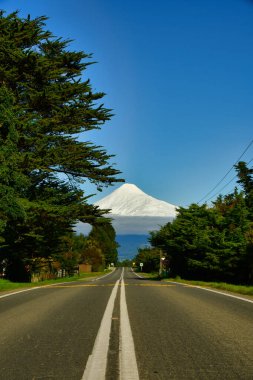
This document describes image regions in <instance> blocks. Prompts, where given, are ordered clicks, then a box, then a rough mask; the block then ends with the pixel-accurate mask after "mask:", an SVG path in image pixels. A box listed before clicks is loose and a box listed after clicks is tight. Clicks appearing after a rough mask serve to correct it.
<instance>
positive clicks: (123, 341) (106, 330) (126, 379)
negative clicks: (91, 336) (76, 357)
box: [81, 268, 139, 380]
mask: <svg viewBox="0 0 253 380" xmlns="http://www.w3.org/2000/svg"><path fill="white" fill-rule="evenodd" d="M123 277H124V268H123V270H122V273H121V277H120V279H119V280H118V281H117V282H116V284H115V285H114V287H113V290H112V293H111V296H110V298H109V301H108V303H107V306H106V309H105V313H104V316H103V319H102V322H101V325H100V328H99V330H98V334H97V337H96V340H95V344H94V347H93V351H92V354H91V355H90V356H89V359H88V361H87V365H86V368H85V370H84V374H83V377H82V379H81V380H105V374H106V366H107V357H108V349H109V340H110V332H111V324H112V313H113V309H114V303H115V299H116V295H117V291H118V287H119V284H120V283H121V288H120V347H119V372H120V380H139V374H138V368H137V362H136V357H135V349H134V341H133V336H132V331H131V327H130V322H129V317H128V311H127V304H126V294H125V283H124V278H123Z"/></svg>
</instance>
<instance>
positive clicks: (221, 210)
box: [150, 162, 253, 283]
mask: <svg viewBox="0 0 253 380" xmlns="http://www.w3.org/2000/svg"><path fill="white" fill-rule="evenodd" d="M236 170H237V173H238V183H240V184H241V185H242V191H241V192H239V191H238V190H237V189H235V190H234V192H233V193H231V194H228V195H225V196H219V197H218V198H217V199H216V200H215V201H214V202H213V205H212V206H207V205H206V204H204V205H197V204H192V205H190V206H189V207H188V208H183V207H180V208H179V209H178V215H177V217H176V219H175V220H174V221H173V222H172V223H168V224H166V225H165V226H163V227H161V229H160V230H159V231H155V232H152V233H151V235H150V242H151V244H152V246H153V247H156V248H160V249H162V250H163V252H164V253H165V254H166V257H167V261H168V262H169V265H170V270H171V274H172V275H173V276H181V277H183V278H188V279H198V280H209V281H210V280H218V281H231V282H235V283H252V281H253V214H252V206H253V204H252V199H253V198H252V196H253V178H252V174H253V170H252V169H249V168H248V167H247V165H246V163H245V162H239V163H238V164H237V165H236Z"/></svg>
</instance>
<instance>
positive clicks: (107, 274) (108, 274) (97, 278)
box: [91, 268, 115, 282]
mask: <svg viewBox="0 0 253 380" xmlns="http://www.w3.org/2000/svg"><path fill="white" fill-rule="evenodd" d="M114 271H115V268H114V269H113V270H112V271H111V272H109V273H106V274H105V275H104V276H101V277H96V278H94V279H93V280H91V281H92V282H93V281H98V280H101V278H105V277H107V276H110V274H112V273H113V272H114Z"/></svg>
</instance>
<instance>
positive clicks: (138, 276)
mask: <svg viewBox="0 0 253 380" xmlns="http://www.w3.org/2000/svg"><path fill="white" fill-rule="evenodd" d="M132 272H133V274H135V276H137V277H139V278H145V277H143V276H140V275H139V274H137V273H136V272H135V271H134V270H133V269H132Z"/></svg>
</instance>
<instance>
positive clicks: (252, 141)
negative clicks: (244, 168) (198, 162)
mask: <svg viewBox="0 0 253 380" xmlns="http://www.w3.org/2000/svg"><path fill="white" fill-rule="evenodd" d="M252 144H253V140H251V142H250V143H249V144H248V145H247V147H246V148H245V149H244V151H243V152H242V154H241V155H240V157H239V158H238V159H237V161H236V162H235V163H234V165H232V167H231V168H230V169H229V171H228V172H227V173H226V174H225V175H224V176H223V177H222V178H221V180H220V181H219V182H218V183H217V185H215V186H214V187H213V188H212V189H211V190H210V191H209V192H208V193H207V194H206V195H205V196H204V197H202V198H201V199H200V200H199V201H198V202H197V204H199V203H200V202H202V201H203V200H204V199H205V198H207V197H208V196H209V195H210V194H211V193H212V192H213V191H214V190H215V189H217V187H218V186H219V185H220V184H221V183H222V182H223V181H224V179H225V178H226V177H227V176H228V175H229V173H231V171H232V170H233V169H234V166H235V165H236V164H237V163H238V162H239V161H240V159H241V158H242V157H243V156H244V154H245V153H246V152H247V150H248V149H249V148H250V147H251V145H252ZM231 182H232V180H231ZM211 198H213V197H211ZM211 198H209V199H211ZM209 199H208V200H209Z"/></svg>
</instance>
